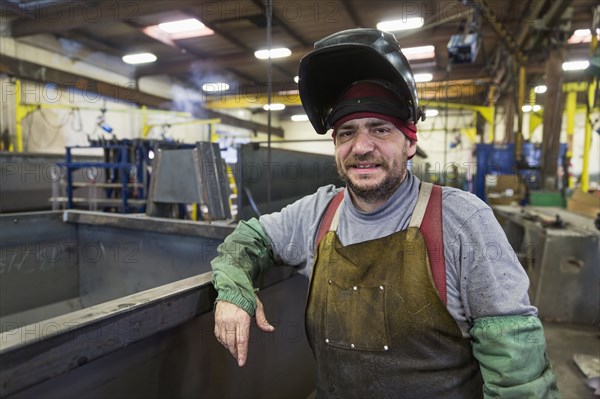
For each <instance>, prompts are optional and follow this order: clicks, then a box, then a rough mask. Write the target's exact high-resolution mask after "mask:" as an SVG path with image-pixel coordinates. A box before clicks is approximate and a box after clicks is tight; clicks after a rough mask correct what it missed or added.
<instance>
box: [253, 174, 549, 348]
mask: <svg viewBox="0 0 600 399" xmlns="http://www.w3.org/2000/svg"><path fill="white" fill-rule="evenodd" d="M419 183H420V181H419V179H418V178H417V177H415V176H414V175H412V174H411V173H410V172H409V173H408V174H407V177H406V179H405V180H404V181H403V182H402V184H401V185H400V187H399V188H398V190H397V191H396V192H395V193H394V195H393V196H392V197H391V198H390V199H389V200H387V201H386V203H385V204H383V205H382V206H381V207H380V208H379V209H377V210H376V211H374V212H369V213H365V212H361V211H359V210H358V209H356V207H355V206H354V205H353V203H352V201H351V199H350V198H349V196H348V195H346V196H344V200H343V201H342V203H341V205H340V206H341V209H340V220H339V226H338V229H337V234H338V237H339V239H340V241H341V243H342V244H343V245H349V244H355V243H358V242H363V241H367V240H373V239H377V238H381V237H385V236H388V235H390V234H393V233H395V232H397V231H401V230H405V229H407V228H408V223H409V221H410V217H411V215H412V212H413V209H414V207H415V205H416V203H417V196H418V192H419ZM339 190H340V189H339V188H335V187H334V186H333V185H329V186H324V187H321V188H319V189H318V190H317V192H316V193H315V194H312V195H309V196H307V197H304V198H302V199H300V200H298V201H296V202H294V203H293V204H290V205H288V206H286V207H285V208H283V209H282V210H281V212H275V213H272V214H269V215H264V216H261V217H260V219H259V221H260V223H261V225H262V226H263V228H264V229H265V231H266V233H267V235H268V236H269V239H270V240H271V243H272V245H273V251H274V255H275V258H276V260H278V261H281V262H283V263H285V264H288V265H292V266H297V267H298V268H299V272H300V273H301V274H303V275H304V276H306V277H307V278H308V277H310V275H311V271H312V266H313V257H314V252H315V240H316V236H317V232H318V228H319V224H320V221H321V218H322V216H323V213H324V212H325V209H326V207H327V205H328V204H329V201H330V200H331V198H332V197H333V196H334V195H335V194H336V193H337V192H338V191H339ZM442 224H443V238H444V257H445V261H446V289H447V307H448V311H449V312H450V314H451V315H452V316H453V317H454V319H455V320H456V322H457V324H458V326H459V327H460V329H461V331H462V333H463V335H464V336H465V337H468V336H469V329H470V328H471V326H472V324H473V320H475V319H478V318H481V317H488V316H505V315H528V316H535V315H537V309H536V308H535V307H533V306H531V305H530V303H529V297H528V295H527V289H528V287H529V280H528V278H527V274H526V273H525V271H524V270H523V267H522V266H521V264H520V263H519V261H518V259H517V256H516V254H515V253H514V251H513V249H512V248H511V246H510V244H509V243H508V240H507V238H506V235H505V234H504V231H503V230H502V228H501V227H500V225H499V224H498V222H497V221H496V219H495V217H494V214H493V212H492V210H491V209H490V207H489V206H488V205H486V204H485V203H484V202H483V201H481V200H480V199H479V198H477V197H476V196H474V195H473V194H470V193H467V192H464V191H461V190H458V189H454V188H450V187H443V188H442Z"/></svg>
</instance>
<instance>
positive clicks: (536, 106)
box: [531, 104, 542, 112]
mask: <svg viewBox="0 0 600 399" xmlns="http://www.w3.org/2000/svg"><path fill="white" fill-rule="evenodd" d="M531 110H532V111H533V112H538V111H541V110H542V106H541V105H539V104H535V105H534V106H533V107H532V108H531Z"/></svg>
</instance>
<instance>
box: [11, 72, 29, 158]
mask: <svg viewBox="0 0 600 399" xmlns="http://www.w3.org/2000/svg"><path fill="white" fill-rule="evenodd" d="M26 116H27V110H26V109H25V108H24V107H22V106H21V80H20V79H17V80H15V134H16V138H17V152H23V125H22V123H21V122H22V121H23V119H25V117H26ZM29 134H31V132H29Z"/></svg>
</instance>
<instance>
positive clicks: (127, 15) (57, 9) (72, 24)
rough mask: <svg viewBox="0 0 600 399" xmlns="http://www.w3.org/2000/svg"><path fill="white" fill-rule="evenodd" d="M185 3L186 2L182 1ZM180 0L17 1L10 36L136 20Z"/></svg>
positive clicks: (176, 3)
mask: <svg viewBox="0 0 600 399" xmlns="http://www.w3.org/2000/svg"><path fill="white" fill-rule="evenodd" d="M183 4H185V2H184V3H183ZM180 5H181V2H180V1H173V0H172V1H114V0H102V1H67V2H58V1H35V2H27V3H23V2H21V4H20V5H19V12H18V16H19V18H17V19H16V20H15V21H13V22H12V23H11V25H10V27H11V28H10V30H11V36H13V37H22V36H29V35H37V34H42V33H49V34H53V33H62V32H64V31H67V30H71V29H79V28H85V27H86V26H87V25H90V24H111V23H112V24H114V23H117V22H120V21H136V20H137V19H138V18H139V17H140V16H141V15H145V14H153V13H157V12H161V11H165V10H173V9H175V8H177V7H178V6H180Z"/></svg>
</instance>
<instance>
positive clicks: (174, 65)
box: [136, 47, 312, 81]
mask: <svg viewBox="0 0 600 399" xmlns="http://www.w3.org/2000/svg"><path fill="white" fill-rule="evenodd" d="M291 50H292V57H296V58H298V60H300V58H301V57H302V55H304V54H305V53H307V52H308V51H310V50H312V47H301V48H293V49H291ZM294 54H295V55H294ZM292 59H293V58H292ZM287 60H289V58H287V59H286V61H287ZM257 61H258V60H257V59H256V58H255V57H254V55H248V54H245V53H240V54H233V55H225V56H221V57H210V58H208V57H204V58H198V59H190V60H188V61H178V62H157V63H154V64H152V65H145V66H139V67H138V68H136V76H138V77H142V76H148V75H162V74H169V75H171V74H179V73H186V72H189V71H190V69H191V68H192V67H193V65H194V64H196V63H200V64H201V63H210V64H211V65H217V66H221V67H223V68H235V66H236V65H246V64H248V63H250V62H257ZM282 61H283V60H282ZM277 62H278V59H273V66H275V65H276V64H277ZM286 75H289V74H288V73H286ZM248 80H249V81H252V80H255V79H248ZM260 80H262V79H260Z"/></svg>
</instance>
